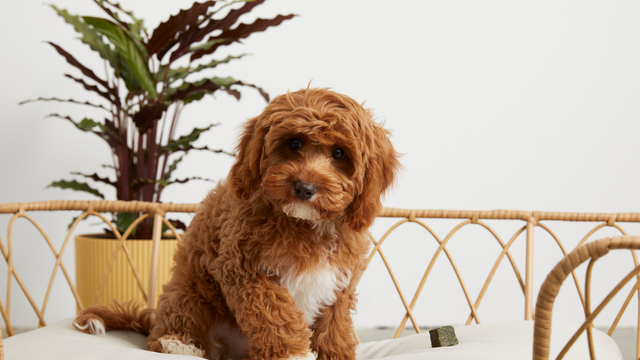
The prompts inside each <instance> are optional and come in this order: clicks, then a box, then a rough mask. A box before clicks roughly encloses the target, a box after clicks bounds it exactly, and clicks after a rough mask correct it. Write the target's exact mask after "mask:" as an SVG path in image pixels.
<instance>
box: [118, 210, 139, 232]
mask: <svg viewBox="0 0 640 360" xmlns="http://www.w3.org/2000/svg"><path fill="white" fill-rule="evenodd" d="M138 216H139V214H138V213H135V212H119V213H115V214H114V215H113V217H114V218H115V221H114V223H115V224H116V228H117V229H118V231H119V232H120V234H124V232H125V231H127V229H128V228H129V226H131V224H132V223H133V222H134V221H135V220H136V219H137V218H138ZM137 230H138V228H134V229H133V230H132V231H131V235H130V236H131V237H133V236H135V235H136V231H137Z"/></svg>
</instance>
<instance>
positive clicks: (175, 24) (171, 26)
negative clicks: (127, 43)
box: [146, 1, 216, 60]
mask: <svg viewBox="0 0 640 360" xmlns="http://www.w3.org/2000/svg"><path fill="white" fill-rule="evenodd" d="M215 3H216V2H215V1H205V2H204V3H194V4H193V6H192V7H190V8H189V9H186V10H180V12H178V13H177V14H176V15H173V16H171V17H169V19H168V20H167V21H165V22H163V23H161V24H160V25H158V27H157V28H156V29H155V30H153V34H152V35H151V39H149V42H147V44H146V47H147V52H148V54H149V56H151V55H153V54H158V60H162V58H163V57H164V55H165V54H166V52H167V51H168V50H169V49H171V48H172V47H173V46H174V45H175V44H176V43H177V42H178V38H177V36H176V35H177V34H178V33H180V32H182V31H184V30H185V29H187V28H193V27H197V24H198V21H199V19H200V17H202V16H205V15H206V14H207V10H208V9H209V8H210V7H211V6H213V5H215Z"/></svg>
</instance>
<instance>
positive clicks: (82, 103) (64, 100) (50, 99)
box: [18, 97, 109, 111]
mask: <svg viewBox="0 0 640 360" xmlns="http://www.w3.org/2000/svg"><path fill="white" fill-rule="evenodd" d="M35 101H58V102H68V103H73V104H78V105H88V106H91V107H95V108H101V109H103V110H106V111H109V109H107V108H106V107H104V106H102V105H99V104H98V105H96V104H92V103H90V102H88V101H85V102H80V101H78V100H74V99H58V98H43V97H39V98H37V99H30V100H25V101H21V102H19V103H18V105H23V104H27V103H30V102H35Z"/></svg>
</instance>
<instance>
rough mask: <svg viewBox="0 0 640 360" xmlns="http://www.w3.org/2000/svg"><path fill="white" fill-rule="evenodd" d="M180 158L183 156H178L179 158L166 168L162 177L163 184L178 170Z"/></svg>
mask: <svg viewBox="0 0 640 360" xmlns="http://www.w3.org/2000/svg"><path fill="white" fill-rule="evenodd" d="M182 158H184V156H180V157H179V158H177V159H175V160H174V161H173V162H172V163H171V165H169V168H167V172H166V173H165V174H164V177H163V180H164V181H165V182H166V181H168V180H169V179H171V174H172V173H173V172H174V171H175V170H176V169H177V168H178V164H179V163H180V162H181V161H182ZM165 185H166V184H165Z"/></svg>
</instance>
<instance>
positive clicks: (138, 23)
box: [98, 0, 147, 34]
mask: <svg viewBox="0 0 640 360" xmlns="http://www.w3.org/2000/svg"><path fill="white" fill-rule="evenodd" d="M98 2H99V3H100V4H101V5H104V4H108V5H110V6H113V7H114V8H116V9H118V10H120V11H122V12H123V13H125V14H127V15H129V17H130V18H131V20H133V23H134V24H135V25H136V26H137V27H138V28H139V29H140V30H142V32H144V33H145V34H146V32H147V28H145V27H144V20H143V19H140V18H138V17H136V16H135V15H133V11H127V10H125V9H123V8H122V7H121V6H120V4H118V3H112V2H111V1H109V0H98ZM114 16H115V17H116V18H117V17H118V15H117V14H114ZM131 25H132V24H129V26H131Z"/></svg>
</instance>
